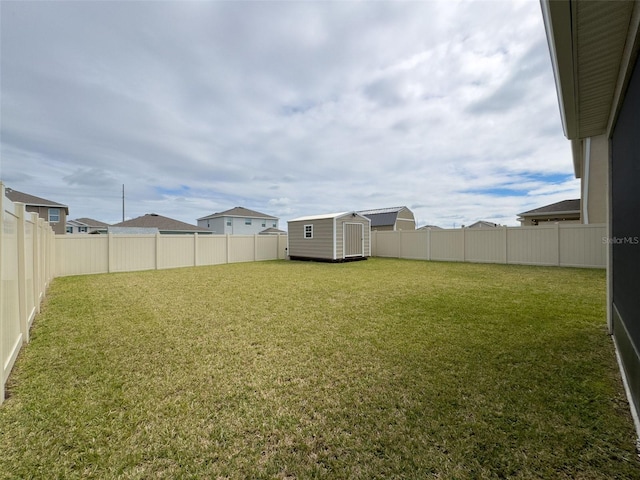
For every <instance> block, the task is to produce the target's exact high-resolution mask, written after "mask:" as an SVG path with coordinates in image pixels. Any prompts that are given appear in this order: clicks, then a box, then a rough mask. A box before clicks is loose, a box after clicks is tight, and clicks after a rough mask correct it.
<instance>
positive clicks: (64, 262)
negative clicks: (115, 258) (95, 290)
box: [55, 235, 109, 276]
mask: <svg viewBox="0 0 640 480" xmlns="http://www.w3.org/2000/svg"><path fill="white" fill-rule="evenodd" d="M55 245H56V254H55V257H56V275H57V276H66V275H82V274H93V273H107V272H108V271H109V237H108V236H107V235H58V236H57V237H56V241H55Z"/></svg>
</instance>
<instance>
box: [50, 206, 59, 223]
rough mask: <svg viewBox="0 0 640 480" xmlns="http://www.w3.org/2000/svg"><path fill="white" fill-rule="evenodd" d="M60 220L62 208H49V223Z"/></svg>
mask: <svg viewBox="0 0 640 480" xmlns="http://www.w3.org/2000/svg"><path fill="white" fill-rule="evenodd" d="M59 221H60V209H59V208H50V209H49V223H57V222H59Z"/></svg>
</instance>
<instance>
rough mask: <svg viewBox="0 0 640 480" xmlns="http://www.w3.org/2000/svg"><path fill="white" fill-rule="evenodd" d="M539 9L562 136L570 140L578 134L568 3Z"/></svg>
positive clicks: (546, 2) (547, 2) (544, 0)
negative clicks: (553, 82)
mask: <svg viewBox="0 0 640 480" xmlns="http://www.w3.org/2000/svg"><path fill="white" fill-rule="evenodd" d="M540 6H541V7H542V19H543V21H544V29H545V31H546V34H547V44H548V46H549V54H550V55H551V66H552V68H553V76H554V78H555V83H556V93H557V95H558V105H559V106H560V117H561V120H562V129H563V130H564V135H565V136H566V137H567V138H568V139H569V140H572V139H574V138H577V137H578V135H579V132H578V109H577V99H576V93H577V88H576V82H577V76H576V71H575V70H576V63H575V55H576V52H575V51H574V45H575V42H574V38H573V37H574V31H573V13H572V9H571V1H570V0H540Z"/></svg>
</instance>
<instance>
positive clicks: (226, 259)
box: [55, 234, 287, 277]
mask: <svg viewBox="0 0 640 480" xmlns="http://www.w3.org/2000/svg"><path fill="white" fill-rule="evenodd" d="M55 247H56V248H55V266H56V268H55V274H56V276H57V277H62V276H68V275H86V274H93V273H110V272H132V271H137V270H160V269H166V268H178V267H198V266H204V265H219V264H222V263H236V262H255V261H261V260H277V259H284V258H286V247H287V236H286V235H198V234H189V235H161V234H155V235H113V234H109V235H58V236H57V237H56V242H55Z"/></svg>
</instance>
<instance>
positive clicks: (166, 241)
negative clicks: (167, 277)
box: [157, 235, 198, 269]
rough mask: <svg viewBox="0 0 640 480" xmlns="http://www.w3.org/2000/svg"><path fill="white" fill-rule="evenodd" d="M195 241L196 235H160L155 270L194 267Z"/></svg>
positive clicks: (196, 239)
mask: <svg viewBox="0 0 640 480" xmlns="http://www.w3.org/2000/svg"><path fill="white" fill-rule="evenodd" d="M197 241H198V236H197V235H160V236H159V239H158V259H157V261H158V267H157V268H159V269H160V268H178V267H193V266H195V261H196V253H195V252H196V242H197Z"/></svg>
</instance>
